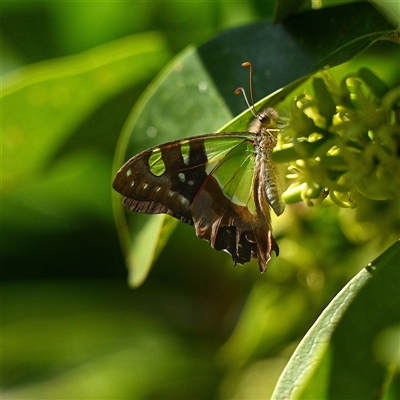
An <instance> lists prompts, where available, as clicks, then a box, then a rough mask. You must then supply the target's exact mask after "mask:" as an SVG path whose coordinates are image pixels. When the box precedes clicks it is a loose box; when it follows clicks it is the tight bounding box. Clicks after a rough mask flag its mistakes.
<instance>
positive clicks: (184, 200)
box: [178, 194, 189, 207]
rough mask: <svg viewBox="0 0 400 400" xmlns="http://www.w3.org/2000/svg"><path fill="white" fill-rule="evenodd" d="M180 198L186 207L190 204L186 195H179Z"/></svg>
mask: <svg viewBox="0 0 400 400" xmlns="http://www.w3.org/2000/svg"><path fill="white" fill-rule="evenodd" d="M178 200H179V201H180V202H181V204H182V205H183V206H185V207H188V206H189V200H188V199H187V198H186V197H183V196H182V195H181V194H180V195H178Z"/></svg>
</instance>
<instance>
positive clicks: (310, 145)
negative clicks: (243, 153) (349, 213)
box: [273, 68, 400, 208]
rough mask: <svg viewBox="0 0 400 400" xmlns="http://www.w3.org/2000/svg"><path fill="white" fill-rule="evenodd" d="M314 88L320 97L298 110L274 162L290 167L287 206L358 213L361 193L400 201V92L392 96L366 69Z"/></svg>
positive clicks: (317, 82) (298, 103)
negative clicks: (319, 205) (328, 206)
mask: <svg viewBox="0 0 400 400" xmlns="http://www.w3.org/2000/svg"><path fill="white" fill-rule="evenodd" d="M312 85H313V91H314V96H310V95H308V94H302V95H300V96H298V97H297V98H295V100H294V101H293V102H292V104H291V110H290V118H289V120H288V122H287V124H286V125H285V127H284V128H283V129H282V131H281V133H280V138H279V142H278V149H277V151H275V152H274V154H273V160H274V161H275V162H289V164H290V167H289V170H290V173H289V175H288V178H289V179H292V180H293V183H292V184H291V185H290V187H289V188H288V189H287V190H286V191H285V193H283V195H282V199H283V200H284V201H285V202H286V203H295V202H298V201H301V200H303V201H305V202H306V203H307V204H313V202H315V200H312V199H323V202H324V203H327V202H328V203H334V204H337V205H338V206H340V207H350V208H352V207H355V206H356V204H355V201H354V199H355V198H359V196H358V193H360V194H362V195H363V196H365V197H367V198H369V199H373V200H387V199H393V198H396V197H398V196H399V193H400V87H394V88H389V87H388V86H387V85H386V84H385V83H384V82H382V81H381V80H380V79H379V78H378V77H377V76H376V75H374V74H373V73H372V72H371V71H370V70H368V69H366V68H362V69H361V70H360V71H359V72H358V73H356V74H351V75H348V76H346V77H345V78H343V79H342V80H341V81H340V82H339V83H337V82H335V81H334V79H332V78H330V77H328V76H327V75H326V74H321V75H319V76H316V77H314V78H313V82H312ZM357 192H358V193H357Z"/></svg>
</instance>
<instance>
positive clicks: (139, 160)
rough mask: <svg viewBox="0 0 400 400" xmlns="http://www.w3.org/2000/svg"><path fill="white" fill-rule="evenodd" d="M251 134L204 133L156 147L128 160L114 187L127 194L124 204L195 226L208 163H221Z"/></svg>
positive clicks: (140, 210)
mask: <svg viewBox="0 0 400 400" xmlns="http://www.w3.org/2000/svg"><path fill="white" fill-rule="evenodd" d="M248 137H251V135H247V134H237V135H235V134H230V135H229V138H228V137H226V136H225V135H222V134H221V135H204V136H198V137H194V138H191V139H188V140H177V141H174V142H169V143H165V144H163V145H161V146H158V147H153V148H151V149H148V150H145V151H143V152H142V153H139V154H138V155H136V156H135V157H133V158H131V159H130V160H129V161H128V162H127V163H125V164H124V165H123V166H122V167H121V169H120V170H119V171H118V173H117V175H116V177H115V179H114V183H113V187H114V189H115V190H116V191H118V192H119V193H121V194H122V195H124V205H125V206H126V207H127V208H129V209H131V210H132V211H137V212H143V213H148V214H158V213H166V214H170V215H172V216H174V217H175V218H178V219H180V220H181V221H184V222H186V223H188V224H191V225H193V219H192V215H191V205H192V203H193V199H194V197H195V196H196V194H197V192H198V191H199V190H200V188H201V186H202V185H203V183H204V181H205V180H206V178H207V172H206V168H207V166H208V165H210V162H211V163H212V164H213V165H217V164H218V162H219V161H220V160H221V159H223V158H224V157H225V155H226V154H227V153H229V151H230V150H232V148H235V147H236V146H238V145H239V144H241V143H243V141H246V140H248ZM223 139H228V143H224V140H223ZM227 144H228V145H227ZM209 160H210V161H209Z"/></svg>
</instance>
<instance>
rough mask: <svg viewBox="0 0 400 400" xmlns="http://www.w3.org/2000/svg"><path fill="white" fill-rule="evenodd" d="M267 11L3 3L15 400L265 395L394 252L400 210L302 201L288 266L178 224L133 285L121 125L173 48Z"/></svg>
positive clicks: (7, 261) (5, 382) (6, 382)
mask: <svg viewBox="0 0 400 400" xmlns="http://www.w3.org/2000/svg"><path fill="white" fill-rule="evenodd" d="M273 8H274V2H273V1H268V2H259V1H247V2H226V1H212V2H169V1H168V2H2V41H3V43H2V46H3V49H2V74H3V95H4V96H7V105H8V107H9V108H7V110H6V111H7V113H5V112H3V118H4V120H3V121H2V124H3V129H4V130H5V131H4V132H5V134H4V136H3V143H2V148H3V150H2V152H3V168H2V241H1V258H2V265H3V268H2V275H3V276H2V330H3V337H2V341H3V345H2V386H3V398H10V399H11V398H18V399H33V398H41V399H44V398H49V399H50V398H52V399H54V398H63V399H67V398H68V399H72V398H77V399H78V398H79V399H82V398H85V399H89V398H104V399H115V398H118V399H122V398H127V399H128V398H129V399H133V398H143V399H156V398H182V399H187V398H191V399H192V398H193V399H194V398H199V399H203V398H254V397H255V398H268V396H269V395H270V393H271V392H272V390H273V387H274V385H275V383H276V380H277V378H278V376H279V374H280V373H281V371H282V369H283V367H284V365H285V363H286V362H287V360H288V358H289V357H290V355H291V353H292V351H293V349H294V348H295V346H296V344H297V343H298V342H299V340H300V339H301V338H302V337H303V336H304V334H305V333H306V332H307V330H308V329H309V327H310V326H311V325H312V323H313V322H314V321H315V319H316V318H317V316H318V315H319V313H320V312H321V311H322V310H323V308H324V307H325V306H326V305H327V304H328V303H329V301H330V300H331V299H332V298H333V297H334V296H335V294H336V293H337V292H338V291H339V290H340V289H341V288H342V287H343V286H344V285H345V284H346V283H347V282H348V280H349V279H350V278H351V277H352V276H354V275H355V273H356V272H357V271H359V270H360V269H361V268H362V267H363V266H365V265H366V263H367V262H369V261H371V260H372V259H373V258H375V257H376V256H377V255H379V254H380V252H381V251H382V250H383V249H385V248H386V247H388V245H390V244H391V243H393V241H394V240H395V238H396V237H397V236H396V235H397V234H398V230H399V223H398V220H393V218H392V216H393V213H392V211H391V209H392V208H393V204H386V203H384V202H383V203H376V202H375V203H374V202H370V203H368V202H364V203H363V205H362V206H361V207H360V208H359V210H358V211H357V216H358V217H360V215H361V218H358V219H357V218H356V217H355V215H356V214H355V212H354V211H351V210H340V212H338V210H337V209H335V208H330V209H320V208H312V209H308V208H306V207H304V205H296V206H292V207H290V209H289V210H288V211H287V212H285V215H284V216H282V217H281V218H280V219H279V220H274V227H275V233H276V237H277V238H278V243H279V246H280V249H281V256H280V257H279V258H278V259H274V260H273V261H272V262H271V264H270V266H269V269H268V271H267V273H266V274H265V275H263V276H260V274H259V271H258V267H257V263H256V262H252V263H251V264H249V265H245V266H237V267H236V268H235V269H233V268H232V262H231V258H230V257H229V256H228V255H226V254H224V253H221V252H216V251H213V250H212V249H210V247H209V245H208V244H207V243H205V242H202V241H199V240H198V239H197V238H196V236H195V234H194V231H193V228H192V227H189V226H185V225H184V224H179V226H178V228H177V230H176V231H175V232H174V234H173V236H172V237H171V239H170V241H169V242H168V244H167V246H166V247H165V248H164V250H163V252H162V254H161V255H160V257H159V258H158V260H157V262H156V263H155V265H154V267H153V269H152V270H151V273H150V275H149V278H148V279H147V280H146V282H145V283H144V284H143V285H142V286H141V287H140V288H139V289H136V290H131V289H129V288H128V285H127V271H126V267H125V264H124V259H123V256H122V252H121V248H120V244H119V241H118V237H117V232H116V228H115V224H114V221H113V215H112V207H111V180H112V163H113V157H114V151H115V147H116V143H117V140H118V137H119V134H120V132H121V129H122V127H123V125H124V122H125V120H126V119H127V117H128V115H129V113H130V111H131V109H132V107H133V105H134V104H135V103H136V101H137V100H138V98H139V96H140V95H141V94H142V92H143V90H144V89H145V88H146V87H147V86H148V84H149V83H150V82H151V81H152V79H153V78H154V77H155V76H156V74H157V73H158V72H159V71H160V70H161V69H162V68H163V67H164V66H165V64H166V63H167V62H168V60H170V59H171V58H172V57H173V56H174V55H176V54H177V53H178V52H179V51H181V50H182V49H184V48H185V47H186V46H188V45H191V44H194V45H200V44H202V43H205V42H206V41H207V40H209V39H211V38H212V37H213V36H215V35H216V34H217V33H219V32H221V31H223V30H225V29H228V28H231V27H234V26H239V25H243V24H247V23H250V22H254V21H258V20H261V19H263V18H267V17H271V15H272V12H273ZM379 46H381V47H379ZM387 47H388V45H387V44H386V43H383V44H381V45H379V44H378V45H377V47H374V48H373V49H371V50H370V51H368V52H367V53H365V55H364V58H363V59H362V60H361V61H359V62H360V64H361V65H362V63H363V62H365V60H370V61H371V62H372V63H373V62H374V60H375V59H376V57H377V54H378V55H379V54H380V52H382V53H383V54H386V53H385V51H387ZM116 60H117V61H119V62H116ZM121 60H126V65H125V64H124V63H123V62H120V61H121ZM243 61H246V60H243ZM227 68H229V66H227ZM346 68H349V67H346ZM343 71H346V69H344V70H343ZM43 76H46V80H43ZM381 78H385V76H383V77H381ZM388 79H389V80H391V81H392V82H393V79H394V78H393V71H392V75H390V76H389V78H388ZM267 94H268V93H265V95H267ZM6 118H7V119H6ZM13 118H14V119H13ZM9 121H12V122H13V123H8V122H9ZM16 122H18V124H17V123H16ZM226 122H228V121H226ZM204 133H207V132H204ZM371 210H374V212H373V213H372V215H373V218H372V220H366V219H365V218H362V215H363V213H364V215H368V216H370V215H371ZM378 215H379V217H374V216H378ZM388 221H390V222H388ZM388 224H389V227H388ZM321 229H323V233H324V234H323V235H321ZM382 230H385V235H381V233H382ZM288 232H290V235H288Z"/></svg>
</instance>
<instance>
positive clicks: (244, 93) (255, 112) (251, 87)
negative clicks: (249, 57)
mask: <svg viewBox="0 0 400 400" xmlns="http://www.w3.org/2000/svg"><path fill="white" fill-rule="evenodd" d="M242 67H249V68H250V100H251V104H250V103H249V100H248V99H247V96H246V91H245V90H244V89H243V88H242V87H240V88H237V89H236V90H235V94H239V93H240V92H241V93H242V94H243V97H244V99H245V100H246V103H247V106H248V107H249V108H251V112H252V113H253V115H254V116H255V117H257V116H258V115H259V113H258V111H257V109H256V107H255V106H254V98H253V65H252V63H251V62H250V61H246V62H244V63H243V64H242Z"/></svg>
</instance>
